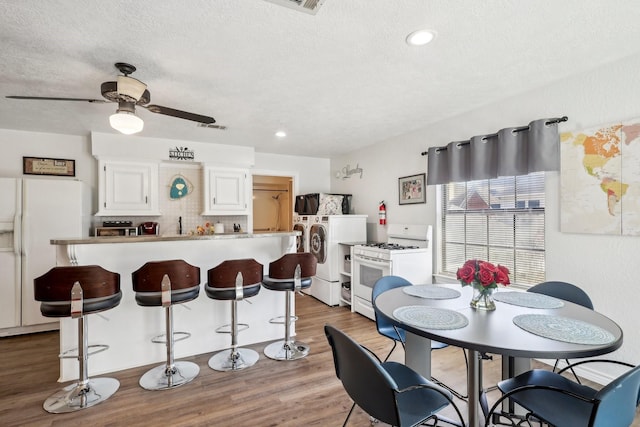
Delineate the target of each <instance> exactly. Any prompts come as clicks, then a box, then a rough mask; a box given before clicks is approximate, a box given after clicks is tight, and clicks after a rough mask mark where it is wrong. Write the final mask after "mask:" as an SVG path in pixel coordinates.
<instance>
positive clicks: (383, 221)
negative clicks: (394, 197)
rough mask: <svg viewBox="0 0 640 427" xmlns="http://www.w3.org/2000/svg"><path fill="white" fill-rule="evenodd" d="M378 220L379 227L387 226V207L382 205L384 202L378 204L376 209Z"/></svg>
mask: <svg viewBox="0 0 640 427" xmlns="http://www.w3.org/2000/svg"><path fill="white" fill-rule="evenodd" d="M378 220H379V223H380V225H387V207H386V206H385V204H384V200H383V201H381V202H380V207H379V208H378Z"/></svg>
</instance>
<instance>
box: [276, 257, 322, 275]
mask: <svg viewBox="0 0 640 427" xmlns="http://www.w3.org/2000/svg"><path fill="white" fill-rule="evenodd" d="M317 264H318V259H317V258H316V257H315V256H313V254H312V253H310V252H299V253H291V254H285V255H283V256H281V257H280V258H278V259H277V260H275V261H273V262H271V263H269V277H270V278H272V279H293V277H294V273H295V270H296V266H297V265H300V274H301V276H300V277H311V276H315V275H316V266H317Z"/></svg>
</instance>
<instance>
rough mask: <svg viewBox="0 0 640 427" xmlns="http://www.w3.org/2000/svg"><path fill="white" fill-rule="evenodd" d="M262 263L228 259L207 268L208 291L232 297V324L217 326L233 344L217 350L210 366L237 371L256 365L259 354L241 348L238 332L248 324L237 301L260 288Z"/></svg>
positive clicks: (217, 296)
mask: <svg viewBox="0 0 640 427" xmlns="http://www.w3.org/2000/svg"><path fill="white" fill-rule="evenodd" d="M262 274H263V267H262V264H260V263H259V262H257V261H256V260H255V259H236V260H227V261H224V262H222V263H220V264H218V265H217V266H216V267H214V268H212V269H211V270H209V271H208V272H207V278H208V282H207V284H206V285H205V292H206V294H207V296H208V297H209V298H211V299H217V300H228V301H231V324H230V325H224V326H221V327H219V328H218V329H216V332H218V333H230V334H231V348H230V349H227V350H223V351H221V352H218V353H216V354H214V355H213V356H212V357H211V358H210V359H209V367H210V368H211V369H215V370H217V371H235V370H239V369H244V368H248V367H250V366H253V365H254V364H255V363H256V362H257V361H258V358H259V355H258V353H257V352H255V351H253V350H251V349H248V348H238V332H240V330H241V329H239V327H240V326H241V327H242V329H243V330H244V329H246V328H248V327H249V325H247V324H239V323H238V307H237V304H238V301H241V300H243V299H245V298H250V297H252V296H255V295H257V294H258V292H260V283H261V280H262Z"/></svg>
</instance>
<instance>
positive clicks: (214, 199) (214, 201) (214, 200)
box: [213, 197, 216, 205]
mask: <svg viewBox="0 0 640 427" xmlns="http://www.w3.org/2000/svg"><path fill="white" fill-rule="evenodd" d="M213 204H214V205H215V204H216V198H215V197H214V198H213Z"/></svg>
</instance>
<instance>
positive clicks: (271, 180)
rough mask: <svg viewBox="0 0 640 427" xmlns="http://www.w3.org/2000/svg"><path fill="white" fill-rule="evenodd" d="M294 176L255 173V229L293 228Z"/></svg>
mask: <svg viewBox="0 0 640 427" xmlns="http://www.w3.org/2000/svg"><path fill="white" fill-rule="evenodd" d="M292 194H293V178H292V177H288V176H268V175H253V231H254V232H268V231H291V230H293V202H292Z"/></svg>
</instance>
